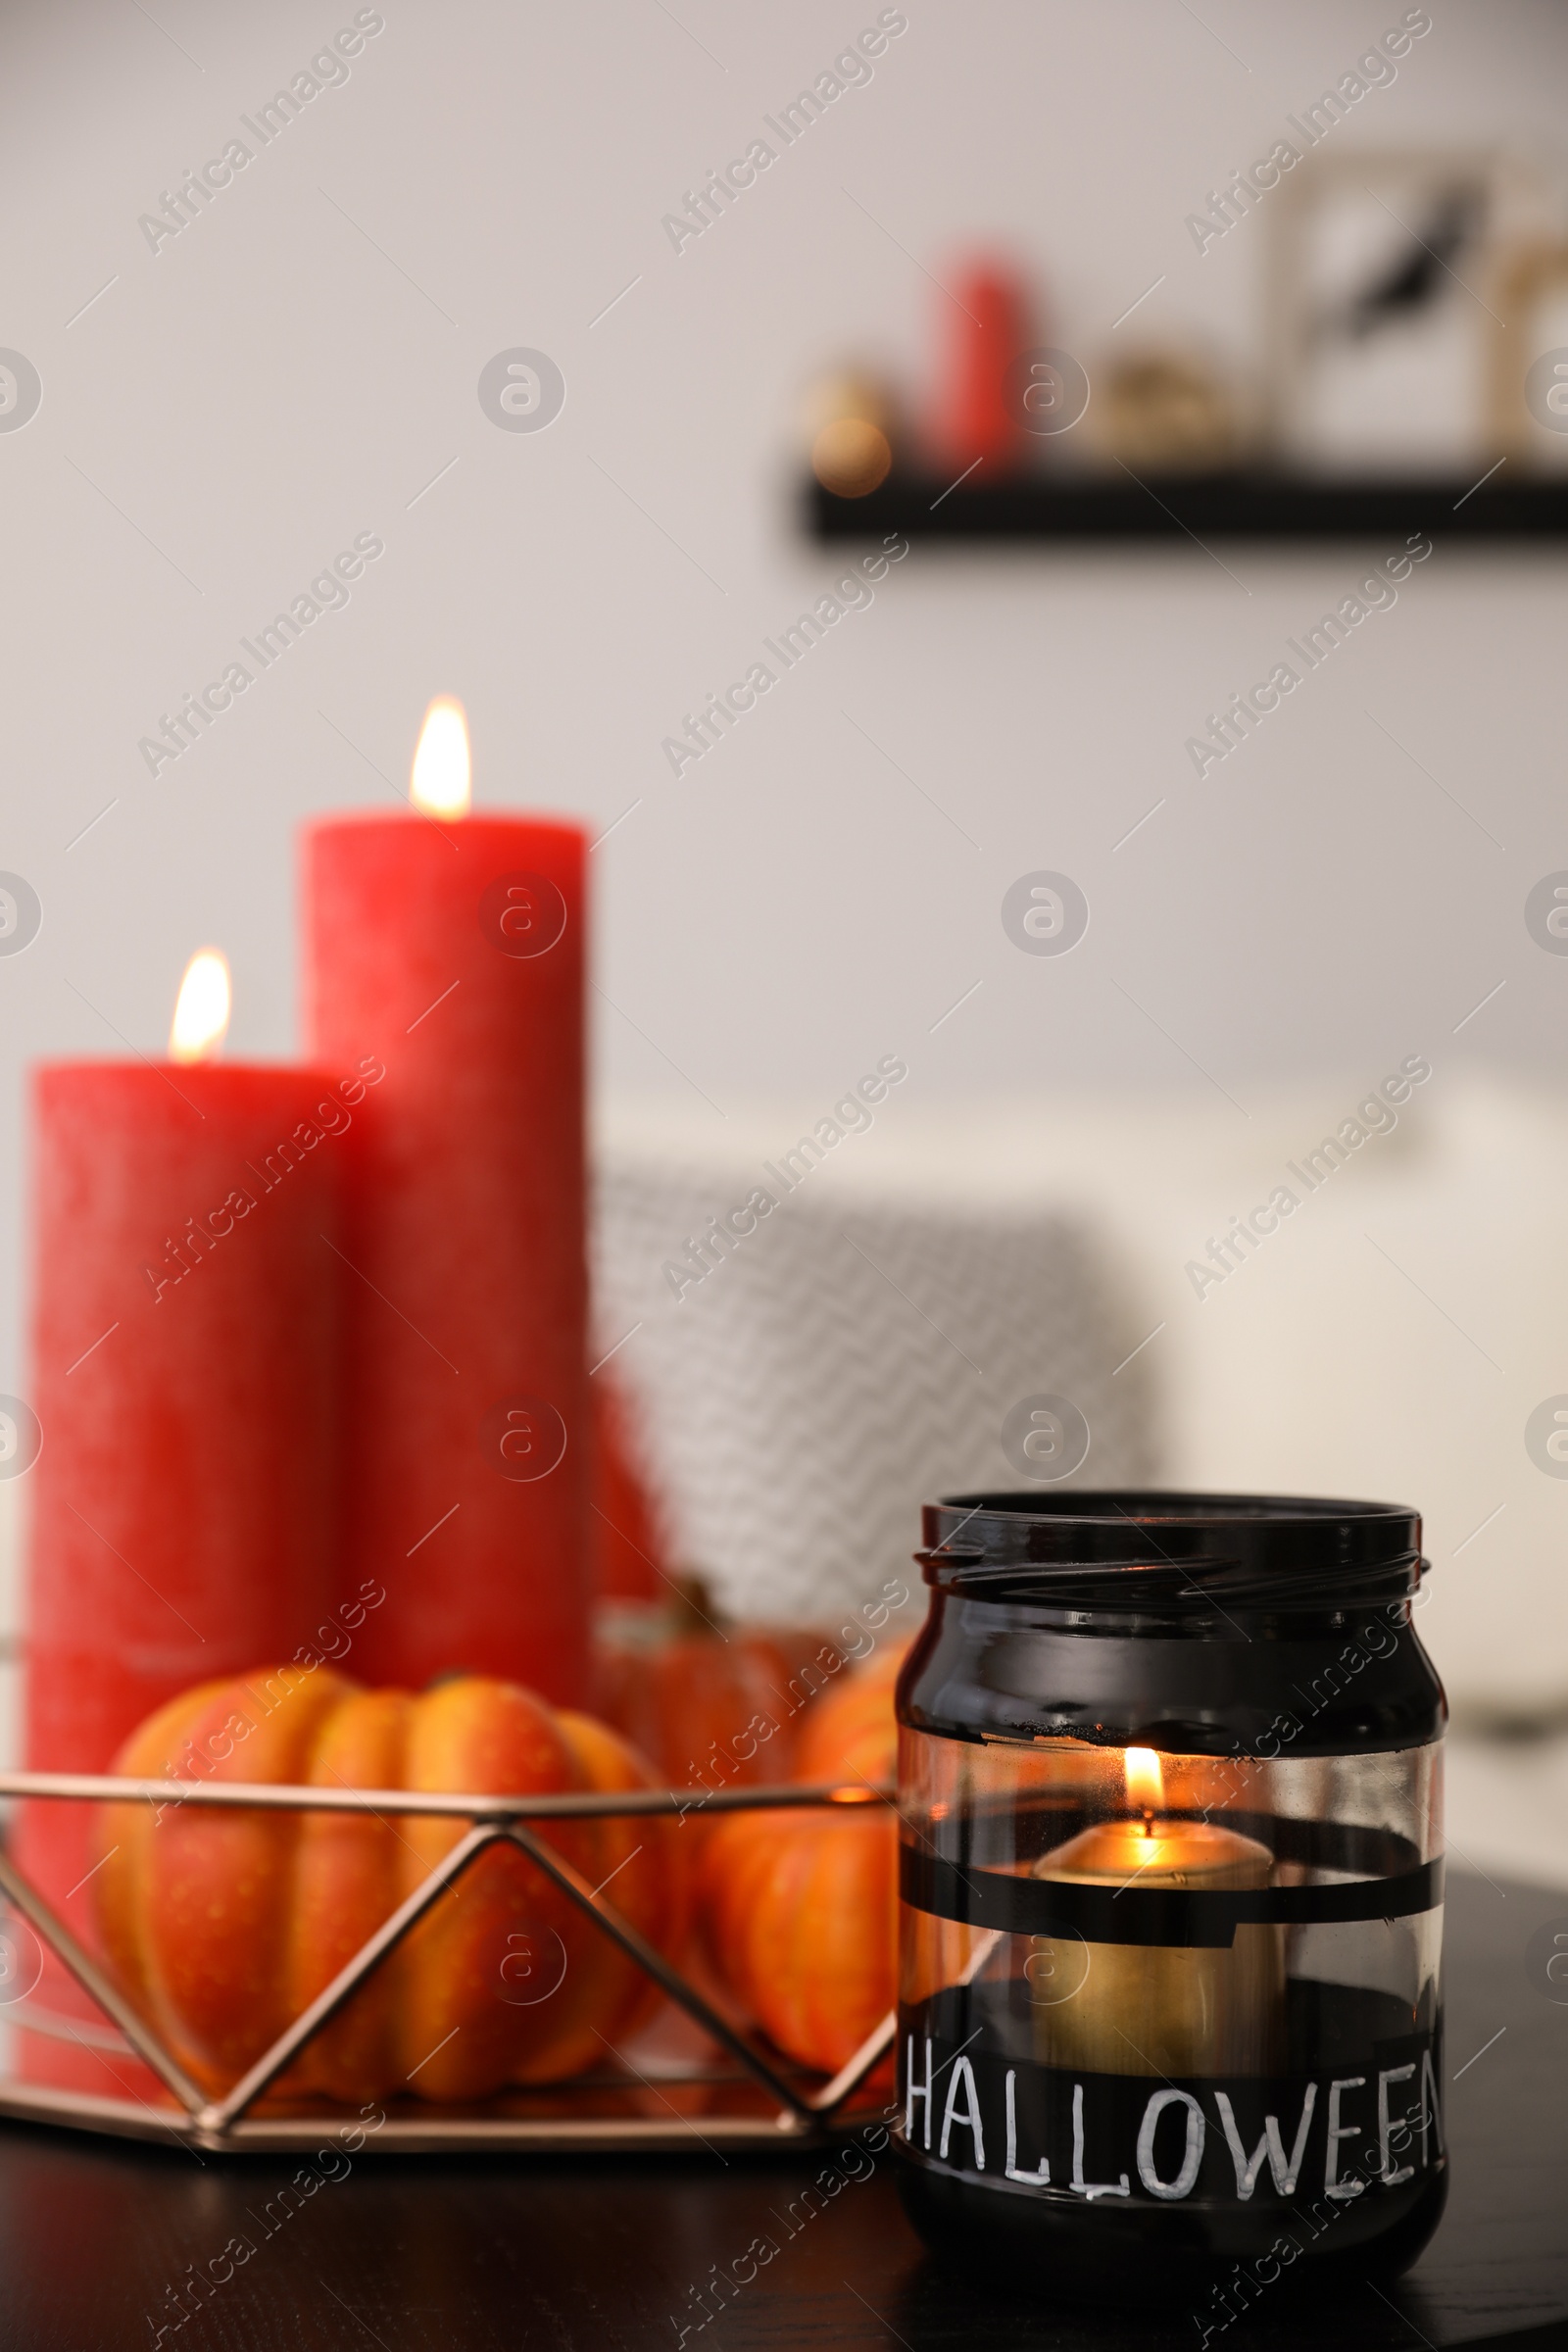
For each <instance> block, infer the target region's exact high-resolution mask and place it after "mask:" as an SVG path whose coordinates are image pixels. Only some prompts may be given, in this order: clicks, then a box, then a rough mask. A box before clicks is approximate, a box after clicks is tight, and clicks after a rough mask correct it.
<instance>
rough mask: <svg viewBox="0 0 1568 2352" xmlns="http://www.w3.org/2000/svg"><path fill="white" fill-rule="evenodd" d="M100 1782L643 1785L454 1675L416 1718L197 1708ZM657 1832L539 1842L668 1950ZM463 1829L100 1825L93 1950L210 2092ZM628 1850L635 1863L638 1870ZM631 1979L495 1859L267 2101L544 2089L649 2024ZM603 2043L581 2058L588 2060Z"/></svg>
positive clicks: (146, 1733) (223, 1813) (238, 1815)
mask: <svg viewBox="0 0 1568 2352" xmlns="http://www.w3.org/2000/svg"><path fill="white" fill-rule="evenodd" d="M114 1769H115V1771H116V1772H119V1773H123V1774H128V1775H136V1776H140V1777H148V1778H162V1777H166V1776H167V1777H172V1778H175V1779H197V1780H204V1779H205V1780H212V1781H259V1782H269V1781H270V1782H284V1783H293V1784H296V1785H304V1786H307V1787H321V1788H347V1789H354V1788H361V1789H374V1788H380V1789H421V1790H435V1789H453V1790H475V1791H494V1792H495V1793H497V1794H523V1793H531V1792H541V1793H543V1792H545V1791H554V1790H558V1789H632V1788H642V1787H648V1786H651V1785H653V1775H652V1774H651V1773H650V1771H649V1769H648V1767H647V1766H646V1764H645V1763H644V1762H643V1760H642V1759H641V1758H640V1757H639V1756H637V1755H636V1754H635V1753H634V1752H633V1751H632V1750H631V1749H630V1748H629V1747H627V1745H626V1744H625V1742H624V1741H622V1740H619V1739H617V1738H616V1736H615V1734H614V1733H613V1732H612V1731H610V1730H609V1729H608V1728H607V1727H606V1726H604V1725H602V1724H596V1723H592V1722H590V1721H589V1720H588V1719H587V1718H586V1717H583V1716H576V1715H571V1714H565V1713H562V1714H557V1713H556V1712H554V1711H553V1710H552V1709H551V1708H550V1707H548V1706H547V1705H546V1704H545V1703H544V1701H543V1700H542V1699H539V1698H537V1697H535V1696H534V1695H533V1693H532V1692H531V1691H524V1690H522V1689H520V1688H519V1687H518V1686H517V1685H515V1684H512V1683H503V1682H495V1681H491V1680H488V1679H486V1678H484V1677H482V1676H477V1675H473V1676H461V1677H454V1678H453V1679H451V1680H449V1681H445V1682H442V1683H440V1684H438V1685H436V1686H435V1687H434V1688H432V1689H431V1690H429V1691H423V1692H421V1693H419V1694H418V1695H417V1696H416V1695H413V1694H411V1693H410V1692H408V1691H367V1690H364V1689H362V1688H361V1687H360V1686H358V1685H357V1684H355V1683H352V1682H350V1681H348V1680H347V1678H346V1677H344V1676H342V1675H338V1674H334V1673H333V1672H332V1671H331V1670H330V1669H320V1670H318V1671H316V1672H307V1671H302V1670H300V1669H298V1668H296V1667H288V1666H285V1667H278V1668H274V1669H271V1670H269V1671H262V1672H258V1673H257V1674H254V1675H252V1676H250V1677H248V1678H247V1679H245V1680H243V1681H237V1682H217V1683H207V1684H203V1685H201V1686H200V1687H199V1688H198V1689H196V1690H194V1691H187V1692H186V1693H185V1694H184V1695H183V1696H182V1697H180V1698H177V1699H174V1700H172V1702H171V1703H170V1704H169V1705H168V1706H166V1707H164V1708H162V1709H160V1711H159V1712H158V1713H157V1714H155V1715H153V1716H151V1717H150V1718H149V1719H148V1721H147V1722H146V1723H145V1724H143V1726H142V1727H141V1729H140V1730H139V1731H138V1732H136V1733H134V1734H133V1735H132V1737H131V1739H130V1740H128V1741H127V1742H126V1744H125V1746H124V1747H123V1749H122V1750H121V1753H120V1755H119V1756H118V1757H117V1759H116V1762H115V1766H114ZM670 1826H671V1825H669V1824H668V1823H666V1822H664V1821H662V1820H660V1819H657V1818H656V1819H653V1820H648V1819H639V1820H633V1819H622V1820H607V1821H583V1822H553V1823H550V1824H549V1825H548V1828H547V1829H546V1830H545V1832H544V1834H545V1835H546V1836H547V1837H548V1838H549V1839H550V1842H551V1843H552V1845H554V1846H555V1847H556V1848H557V1850H558V1851H559V1852H560V1853H561V1854H562V1855H563V1857H564V1859H566V1860H568V1861H569V1862H571V1863H572V1864H573V1865H574V1866H575V1868H577V1869H578V1870H579V1871H581V1872H582V1873H583V1874H584V1876H585V1877H586V1878H587V1880H588V1883H589V1885H590V1886H592V1887H598V1886H600V1885H601V1884H603V1883H604V1882H606V1881H607V1880H608V1879H609V1878H610V1877H611V1876H612V1875H613V1877H614V1892H613V1897H612V1898H611V1899H613V1901H614V1902H615V1904H616V1906H617V1908H618V1909H619V1910H620V1911H622V1913H623V1914H624V1915H625V1916H626V1917H627V1918H628V1919H629V1920H630V1921H631V1922H632V1924H633V1925H634V1926H636V1927H637V1928H639V1929H640V1930H641V1931H642V1933H643V1934H644V1935H645V1936H648V1937H649V1939H650V1940H651V1941H653V1942H655V1943H656V1944H659V1945H660V1946H661V1947H662V1948H664V1949H666V1950H668V1949H674V1948H678V1945H679V1943H680V1941H681V1940H682V1939H683V1937H684V1934H685V1924H686V1922H685V1914H686V1901H685V1890H684V1879H683V1856H682V1854H681V1851H680V1849H679V1847H678V1846H677V1845H675V1844H674V1842H673V1841H672V1839H671V1837H670ZM466 1827H467V1825H466V1823H464V1822H462V1821H450V1820H444V1819H441V1818H438V1817H431V1816H428V1815H424V1816H419V1815H410V1814H406V1815H398V1816H392V1817H384V1816H381V1815H376V1814H365V1813H291V1812H281V1811H279V1812H260V1811H243V1810H239V1809H229V1808H226V1807H225V1808H221V1809H220V1808H216V1807H209V1806H200V1805H194V1804H182V1803H180V1802H179V1800H178V1799H177V1798H173V1799H171V1801H170V1803H169V1804H168V1805H164V1806H159V1807H157V1808H154V1807H153V1806H150V1805H148V1804H145V1803H138V1804H125V1805H113V1804H112V1805H106V1806H104V1807H102V1808H101V1809H100V1814H99V1822H98V1831H99V1846H100V1850H101V1853H102V1855H103V1861H102V1864H101V1866H100V1868H99V1869H98V1873H97V1879H96V1882H95V1884H96V1887H97V1897H98V1914H99V1924H100V1928H101V1932H102V1936H103V1941H104V1945H105V1948H106V1950H107V1952H108V1955H109V1957H110V1960H111V1962H112V1963H113V1965H114V1966H115V1968H116V1970H117V1971H118V1974H119V1976H120V1978H121V1981H122V1983H123V1985H124V1986H125V1988H126V1990H127V1991H128V1993H129V1995H130V1997H131V1999H132V2000H133V2001H134V2002H135V2004H136V2006H137V2007H138V2008H139V2009H140V2010H141V2011H142V2013H143V2014H144V2015H145V2016H146V2017H147V2018H148V2019H149V2020H150V2022H152V2023H153V2024H154V2025H155V2026H156V2027H157V2028H158V2029H159V2031H160V2033H161V2034H163V2035H164V2037H165V2038H166V2040H167V2041H168V2043H169V2045H170V2046H171V2047H172V2049H174V2050H175V2051H176V2053H177V2054H178V2056H179V2057H180V2059H181V2062H182V2063H183V2064H184V2065H185V2067H186V2068H187V2069H188V2071H189V2072H190V2073H191V2074H192V2075H193V2076H194V2078H195V2079H196V2080H197V2081H198V2082H202V2083H203V2084H204V2085H205V2086H206V2087H208V2088H209V2089H212V2090H219V2089H221V2088H226V2087H227V2086H228V2085H229V2084H231V2083H232V2082H235V2081H237V2080H238V2078H239V2077H240V2076H241V2075H243V2074H244V2073H245V2072H246V2071H247V2069H248V2068H249V2067H250V2066H252V2065H253V2064H254V2063H255V2061H256V2059H257V2058H258V2057H260V2055H261V2054H262V2052H263V2051H264V2050H265V2049H266V2048H267V2046H268V2045H269V2043H270V2042H271V2041H272V2040H273V2039H275V2037H276V2036H277V2034H280V2033H281V2032H282V2031H283V2029H284V2028H285V2027H286V2026H287V2025H288V2024H289V2023H290V2022H291V2021H292V2020H293V2019H294V2018H295V2017H297V2016H298V2015H299V2014H300V2012H301V2011H302V2010H303V2009H304V2008H306V2007H307V2006H308V2004H309V2003H310V2002H311V2001H313V2000H314V1999H315V1998H316V1997H317V1995H318V1994H319V1993H320V1992H321V1991H322V1990H324V1988H325V1987H326V1985H329V1984H330V1983H331V1981H332V1979H333V1978H334V1977H335V1976H336V1975H337V1973H338V1971H339V1970H340V1969H341V1968H342V1967H343V1966H344V1965H345V1964H346V1963H347V1961H348V1960H349V1959H350V1958H351V1957H352V1956H353V1954H354V1953H355V1952H356V1951H357V1950H358V1949H359V1948H360V1946H361V1945H362V1944H363V1943H364V1942H365V1940H366V1938H367V1937H368V1936H370V1935H371V1934H372V1933H373V1932H374V1930H375V1929H376V1928H377V1927H379V1925H380V1924H381V1922H382V1921H383V1920H384V1919H386V1918H387V1917H388V1916H389V1914H390V1913H391V1912H392V1911H393V1910H394V1909H396V1907H397V1905H398V1904H399V1903H400V1902H402V1901H403V1900H404V1899H405V1897H406V1896H407V1895H408V1894H410V1893H411V1892H412V1891H413V1889H414V1888H415V1887H417V1885H418V1884H419V1882H420V1881H421V1880H422V1879H423V1878H424V1877H425V1876H426V1875H427V1873H428V1872H429V1871H430V1870H431V1869H432V1868H433V1867H434V1866H435V1864H436V1863H437V1862H439V1861H440V1860H441V1859H442V1857H443V1856H444V1855H445V1854H447V1853H448V1852H450V1850H451V1849H452V1847H453V1846H454V1845H455V1844H456V1843H457V1842H458V1840H459V1839H460V1838H462V1837H463V1836H464V1835H465V1832H466ZM638 1849H640V1850H638ZM657 1998H658V1994H657V1990H656V1989H655V1988H654V1987H652V1986H651V1985H649V1981H648V1980H647V1979H646V1978H645V1977H644V1976H643V1974H642V1972H641V1971H640V1970H638V1969H637V1968H636V1967H635V1964H634V1963H633V1962H631V1961H630V1960H629V1959H627V1958H626V1957H625V1955H624V1954H622V1953H621V1952H620V1951H619V1950H618V1949H617V1948H615V1947H613V1946H612V1945H610V1944H609V1942H608V1941H607V1939H606V1938H605V1937H604V1936H602V1934H601V1932H600V1930H598V1929H597V1928H596V1927H595V1926H594V1925H593V1923H592V1922H591V1921H589V1920H588V1919H587V1918H586V1917H585V1916H584V1914H583V1913H582V1912H581V1911H580V1910H579V1908H578V1907H577V1905H576V1904H575V1903H573V1902H572V1901H571V1899H570V1898H569V1897H568V1896H567V1895H565V1894H564V1893H563V1892H562V1891H561V1890H560V1889H559V1888H558V1887H555V1886H554V1885H553V1884H552V1882H551V1881H549V1880H548V1879H547V1878H546V1877H545V1875H544V1874H543V1873H542V1872H541V1871H540V1870H539V1869H538V1868H537V1867H536V1866H535V1865H534V1864H533V1863H532V1862H530V1861H529V1860H528V1858H527V1856H526V1855H524V1854H522V1853H521V1852H519V1851H518V1849H517V1848H516V1847H515V1846H513V1845H498V1846H493V1847H491V1848H489V1849H488V1850H487V1851H485V1852H484V1853H482V1854H481V1855H480V1856H479V1858H478V1859H477V1860H476V1861H475V1862H473V1863H471V1864H470V1865H469V1867H468V1869H467V1871H466V1873H465V1875H464V1876H463V1877H462V1878H461V1879H460V1880H459V1881H458V1882H457V1884H456V1885H455V1886H454V1887H451V1888H450V1889H449V1890H447V1892H445V1893H444V1894H443V1895H442V1896H441V1897H440V1898H439V1899H438V1900H437V1902H436V1903H435V1905H434V1906H433V1908H432V1909H431V1910H430V1911H428V1912H427V1913H426V1914H425V1915H424V1917H423V1918H422V1919H421V1920H420V1921H419V1923H418V1924H417V1927H415V1928H414V1929H413V1930H412V1932H411V1933H410V1935H409V1936H407V1937H406V1938H405V1939H404V1941H403V1942H402V1943H401V1944H400V1945H399V1946H398V1948H397V1950H396V1951H395V1952H393V1953H392V1954H391V1955H389V1957H388V1958H387V1959H386V1960H385V1961H383V1962H382V1964H381V1965H380V1967H379V1968H378V1969H377V1970H376V1971H375V1972H374V1974H373V1975H372V1976H371V1977H370V1978H369V1979H368V1982H367V1983H366V1984H365V1985H362V1986H361V1988H360V1989H359V1991H358V1992H356V1993H355V1994H354V1996H353V1998H352V1999H351V2000H350V2001H349V2003H348V2004H347V2006H346V2007H345V2008H343V2009H342V2010H340V2011H339V2012H338V2014H337V2016H336V2017H335V2018H334V2019H333V2020H332V2021H331V2022H330V2024H329V2025H327V2026H326V2027H325V2028H324V2029H323V2030H322V2031H321V2033H320V2034H318V2035H317V2036H316V2037H315V2038H314V2040H313V2041H312V2042H311V2043H310V2044H308V2045H307V2047H306V2049H305V2050H304V2052H303V2053H302V2054H301V2056H300V2058H299V2059H298V2061H297V2062H296V2063H295V2065H294V2066H293V2067H292V2068H291V2069H290V2071H289V2074H288V2077H287V2081H286V2087H287V2088H288V2089H289V2090H291V2091H293V2090H302V2091H308V2090H314V2091H319V2092H324V2093H325V2094H327V2095H328V2096H330V2097H333V2098H338V2099H343V2100H346V2101H352V2102H355V2103H359V2104H364V2103H365V2102H366V2101H368V2100H369V2099H372V2098H382V2097H385V2096H387V2095H389V2094H391V2093H394V2092H400V2091H402V2090H404V2089H409V2090H412V2091H414V2092H415V2093H417V2095H418V2096H420V2097H421V2098H426V2099H459V2098H474V2097H480V2096H483V2095H486V2094H488V2093H489V2092H491V2091H494V2090H496V2089H498V2088H499V2087H500V2086H501V2085H502V2084H504V2083H506V2082H553V2081H559V2080H560V2079H562V2078H563V2077H564V2076H566V2075H568V2074H570V2073H572V2072H574V2071H577V2070H578V2069H580V2068H581V2067H582V2066H583V2065H584V2064H585V2063H587V2062H589V2061H590V2060H591V2059H592V2058H594V2057H596V2056H598V2055H599V2054H600V2053H601V2051H602V2049H603V2047H604V2044H605V2043H606V2042H613V2041H614V2039H615V2038H616V2036H617V2035H618V2034H625V2033H626V2032H627V2031H629V2030H631V2029H632V2028H633V2027H634V2026H635V2025H636V2024H637V2023H638V2022H640V2020H641V2018H642V2017H643V2016H644V2015H645V2014H646V2012H647V2010H648V2008H650V2007H651V2006H652V2005H653V2004H654V2002H656V2001H657ZM601 2037H603V2038H602V2039H601Z"/></svg>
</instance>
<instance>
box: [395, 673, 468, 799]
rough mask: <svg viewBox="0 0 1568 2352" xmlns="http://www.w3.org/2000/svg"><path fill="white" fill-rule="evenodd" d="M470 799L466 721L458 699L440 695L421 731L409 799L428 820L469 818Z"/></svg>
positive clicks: (448, 695) (429, 711)
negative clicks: (434, 817)
mask: <svg viewBox="0 0 1568 2352" xmlns="http://www.w3.org/2000/svg"><path fill="white" fill-rule="evenodd" d="M470 797H471V796H470V784H469V766H468V721H467V717H466V713H465V711H464V708H463V705H462V704H461V703H460V702H459V701H458V699H457V697H456V696H455V695H451V694H438V695H437V696H436V698H435V701H434V702H433V703H432V704H431V705H430V708H429V710H428V711H426V712H425V714H424V725H423V727H422V728H421V729H420V731H419V742H418V748H417V750H416V752H415V755H414V774H413V776H412V778H411V780H410V784H409V798H410V800H411V801H413V803H414V806H415V807H416V809H423V810H424V812H425V814H426V816H466V814H467V812H468V802H469V799H470Z"/></svg>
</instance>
